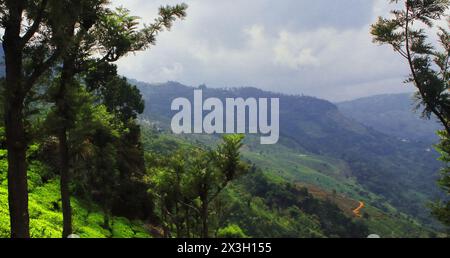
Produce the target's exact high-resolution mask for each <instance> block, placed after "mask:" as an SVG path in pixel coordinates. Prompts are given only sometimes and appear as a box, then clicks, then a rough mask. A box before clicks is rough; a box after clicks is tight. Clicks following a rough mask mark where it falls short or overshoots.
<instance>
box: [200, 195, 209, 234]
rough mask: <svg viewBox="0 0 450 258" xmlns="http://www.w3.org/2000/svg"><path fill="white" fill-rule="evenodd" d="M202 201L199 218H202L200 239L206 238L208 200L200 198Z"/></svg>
mask: <svg viewBox="0 0 450 258" xmlns="http://www.w3.org/2000/svg"><path fill="white" fill-rule="evenodd" d="M200 199H201V201H202V208H201V217H202V238H208V233H209V229H208V200H207V198H206V197H202V196H201V197H200Z"/></svg>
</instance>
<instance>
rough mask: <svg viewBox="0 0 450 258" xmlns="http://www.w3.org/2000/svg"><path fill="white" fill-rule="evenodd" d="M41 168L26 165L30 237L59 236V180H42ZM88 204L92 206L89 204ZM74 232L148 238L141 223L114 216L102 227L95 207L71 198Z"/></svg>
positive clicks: (3, 232) (3, 166)
mask: <svg viewBox="0 0 450 258" xmlns="http://www.w3.org/2000/svg"><path fill="white" fill-rule="evenodd" d="M5 158H6V151H5V150H0V238H6V237H9V212H8V192H7V181H6V171H7V162H6V159H5ZM44 170H45V167H43V166H42V165H41V164H39V163H37V162H33V163H32V164H31V165H30V167H29V172H28V179H29V181H28V182H29V210H30V228H31V237H38V238H59V237H61V234H62V213H61V211H60V208H59V207H61V200H60V192H59V182H58V179H57V178H55V179H53V180H51V181H49V182H46V183H44V182H42V180H41V176H40V175H41V174H42V173H43V172H44ZM91 206H92V205H91ZM72 207H73V219H74V221H73V224H74V225H73V226H74V233H76V234H78V235H80V237H82V238H105V237H116V238H130V237H150V235H149V234H148V233H147V230H146V229H145V228H144V226H143V224H142V223H141V222H130V221H129V220H127V219H125V218H118V217H114V218H112V220H111V224H112V226H111V230H107V229H105V228H103V227H102V226H101V225H102V223H103V214H102V213H101V212H100V211H99V209H98V208H97V207H95V206H92V207H89V206H88V205H86V204H85V203H83V202H82V201H80V200H78V199H76V198H73V199H72Z"/></svg>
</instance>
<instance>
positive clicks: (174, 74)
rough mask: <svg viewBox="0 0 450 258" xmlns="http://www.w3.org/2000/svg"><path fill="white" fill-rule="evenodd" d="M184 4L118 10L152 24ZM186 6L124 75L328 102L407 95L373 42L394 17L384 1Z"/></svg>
mask: <svg viewBox="0 0 450 258" xmlns="http://www.w3.org/2000/svg"><path fill="white" fill-rule="evenodd" d="M180 1H181V0H180ZM180 1H173V0H170V1H167V0H166V1H163V0H155V1H144V0H127V1H125V0H120V1H118V0H114V1H113V2H114V3H115V4H123V5H124V6H125V7H127V8H129V9H131V10H132V12H133V13H136V14H137V15H139V16H141V17H143V20H145V21H146V22H150V21H151V20H152V19H153V18H154V17H155V15H156V14H157V7H158V6H159V5H161V4H174V3H179V2H180ZM186 2H187V3H188V4H189V9H188V17H187V18H186V20H184V21H181V22H176V24H175V26H174V28H173V29H172V31H170V32H164V33H162V34H160V35H159V36H158V42H157V45H156V46H154V47H153V48H152V49H151V50H150V51H147V52H144V53H138V54H136V55H133V56H129V57H127V58H125V59H123V60H121V61H120V62H118V64H119V71H120V72H121V73H123V74H124V75H126V76H128V77H131V78H136V79H138V80H141V81H148V82H164V81H167V80H177V81H180V82H181V83H185V84H188V85H199V84H202V83H206V84H207V85H208V86H211V87H226V86H255V87H259V88H262V89H265V90H272V91H281V92H285V93H291V94H301V93H304V94H308V95H314V96H318V97H322V98H326V99H330V100H344V99H351V98H355V97H361V96H367V95H371V94H378V93H386V92H401V91H408V88H407V87H406V86H405V85H403V84H402V81H403V79H404V78H405V76H406V75H407V74H408V71H407V69H406V66H404V64H403V62H402V60H401V59H400V58H399V57H397V56H396V55H395V54H394V53H393V52H392V50H391V49H390V48H389V47H379V46H377V45H375V44H373V43H372V40H371V36H370V34H369V26H370V24H371V23H373V22H374V21H375V20H376V17H377V16H379V15H386V14H387V12H388V11H389V10H390V9H391V7H390V6H389V5H388V4H387V1H385V0H373V1H359V0H339V1H337V0H336V1H335V0H333V1H330V0H317V1H298V0H282V1H280V2H277V5H276V6H275V5H273V2H271V1H268V0H230V1H225V0H224V1H205V0H190V1H189V0H187V1H186ZM270 3H272V5H271V4H270ZM349 8H350V9H349Z"/></svg>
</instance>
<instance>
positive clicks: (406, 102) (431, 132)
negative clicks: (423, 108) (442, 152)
mask: <svg viewBox="0 0 450 258" xmlns="http://www.w3.org/2000/svg"><path fill="white" fill-rule="evenodd" d="M336 105H337V106H338V107H339V110H340V111H341V112H342V113H343V114H344V115H346V116H348V117H350V118H352V119H354V120H356V121H358V122H360V123H362V124H364V125H366V126H368V127H370V128H373V129H375V130H377V131H380V132H382V133H385V134H387V135H391V136H395V137H397V138H400V139H404V140H414V141H424V142H426V143H436V142H437V140H438V137H437V135H436V133H435V132H436V131H437V130H439V129H441V126H440V125H439V123H438V122H437V121H436V120H434V119H432V120H426V119H423V118H421V115H420V111H419V110H417V111H416V110H414V108H415V103H414V100H413V96H412V94H409V93H404V94H385V95H377V96H371V97H366V98H360V99H356V100H352V101H346V102H341V103H337V104H336Z"/></svg>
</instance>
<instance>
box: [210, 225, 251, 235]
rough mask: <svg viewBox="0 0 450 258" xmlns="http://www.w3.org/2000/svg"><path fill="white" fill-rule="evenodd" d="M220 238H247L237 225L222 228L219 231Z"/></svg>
mask: <svg viewBox="0 0 450 258" xmlns="http://www.w3.org/2000/svg"><path fill="white" fill-rule="evenodd" d="M217 237H218V238H246V237H247V236H246V235H245V233H244V231H242V229H241V228H240V227H239V226H238V225H236V224H230V225H228V226H227V227H225V228H221V229H219V230H218V231H217Z"/></svg>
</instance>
